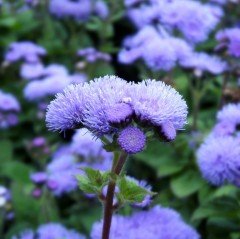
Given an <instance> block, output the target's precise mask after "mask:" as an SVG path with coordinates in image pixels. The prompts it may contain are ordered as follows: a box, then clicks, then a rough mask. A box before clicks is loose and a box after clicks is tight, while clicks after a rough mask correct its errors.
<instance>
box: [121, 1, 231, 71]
mask: <svg viewBox="0 0 240 239" xmlns="http://www.w3.org/2000/svg"><path fill="white" fill-rule="evenodd" d="M125 5H126V7H127V8H128V11H127V15H128V17H129V18H130V19H131V21H132V22H133V23H134V25H135V26H136V27H137V28H138V29H139V30H138V32H137V33H136V34H135V35H134V36H131V37H127V38H126V39H125V40H124V43H123V49H122V50H121V51H120V53H119V61H120V62H121V63H124V64H131V63H133V62H135V61H136V60H140V59H142V60H143V61H144V62H145V64H146V65H147V66H148V67H149V68H150V69H152V70H154V71H156V70H164V71H169V70H171V69H172V68H174V67H175V66H176V65H177V64H179V65H180V66H181V67H183V68H186V69H193V70H200V71H202V72H210V73H211V74H220V73H222V72H224V71H225V70H226V68H227V64H226V63H225V62H224V61H222V60H221V59H220V58H218V57H217V56H211V55H208V54H206V53H204V52H195V51H194V46H195V44H196V43H199V42H202V41H205V40H206V39H207V38H208V35H209V33H210V32H211V31H212V30H213V29H214V28H215V27H216V25H217V24H218V23H219V21H220V19H221V17H222V14H223V13H222V10H221V8H220V7H217V6H215V5H210V4H202V3H200V2H197V1H191V0H182V1H177V0H173V1H168V0H163V1H151V0H149V1H127V0H126V1H125ZM175 31H178V32H179V33H180V35H181V36H182V37H179V36H175V35H174V32H175ZM178 35H179V34H178Z"/></svg>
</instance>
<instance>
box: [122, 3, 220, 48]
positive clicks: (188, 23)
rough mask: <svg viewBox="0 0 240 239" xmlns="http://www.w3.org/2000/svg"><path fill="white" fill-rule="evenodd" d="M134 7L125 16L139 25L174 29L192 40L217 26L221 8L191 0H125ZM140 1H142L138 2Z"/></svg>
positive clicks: (202, 39) (205, 34) (195, 40)
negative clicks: (147, 0) (146, 0)
mask: <svg viewBox="0 0 240 239" xmlns="http://www.w3.org/2000/svg"><path fill="white" fill-rule="evenodd" d="M125 2H126V4H127V5H134V4H135V3H138V4H136V7H133V8H130V9H129V10H128V13H127V15H128V17H129V18H130V19H131V21H132V22H133V23H134V24H135V25H136V26H137V27H138V28H143V27H145V26H147V25H148V26H150V25H152V26H154V25H155V26H158V25H160V26H163V27H164V28H166V29H167V30H168V31H169V32H172V30H177V31H178V32H180V33H181V34H182V35H183V36H184V38H185V39H186V40H187V41H189V42H191V43H198V42H202V41H204V40H206V39H207V37H208V35H209V33H210V32H211V31H212V30H213V29H214V28H215V27H216V25H217V24H218V22H219V21H220V19H221V16H222V14H223V13H222V10H221V9H220V8H219V7H217V6H213V5H208V4H202V3H200V2H197V1H192V0H181V1H168V0H162V1H150V2H149V4H146V3H145V1H125ZM141 2H142V4H141Z"/></svg>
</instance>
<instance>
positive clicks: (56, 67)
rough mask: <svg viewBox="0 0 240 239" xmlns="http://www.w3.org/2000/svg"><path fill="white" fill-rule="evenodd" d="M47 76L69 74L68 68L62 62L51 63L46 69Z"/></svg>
mask: <svg viewBox="0 0 240 239" xmlns="http://www.w3.org/2000/svg"><path fill="white" fill-rule="evenodd" d="M43 74H44V75H45V76H54V75H60V76H64V75H66V76H67V75H68V70H67V69H66V67H65V66H63V65H60V64H50V65H48V66H47V67H46V68H45V69H44V73H43Z"/></svg>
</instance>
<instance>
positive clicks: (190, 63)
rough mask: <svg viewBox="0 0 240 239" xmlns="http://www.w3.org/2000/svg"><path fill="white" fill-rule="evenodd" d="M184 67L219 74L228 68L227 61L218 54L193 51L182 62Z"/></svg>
mask: <svg viewBox="0 0 240 239" xmlns="http://www.w3.org/2000/svg"><path fill="white" fill-rule="evenodd" d="M180 65H181V66H182V67H183V68H187V69H194V70H198V71H200V72H209V73H211V74H214V75H218V74H221V73H223V72H224V71H226V70H227V63H226V62H224V61H222V60H221V59H220V58H219V57H217V56H211V55H208V54H206V53H193V54H190V55H189V56H188V57H186V58H185V59H183V60H182V61H181V62H180Z"/></svg>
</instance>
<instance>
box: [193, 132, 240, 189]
mask: <svg viewBox="0 0 240 239" xmlns="http://www.w3.org/2000/svg"><path fill="white" fill-rule="evenodd" d="M197 158H198V166H199V168H200V171H201V173H202V175H203V177H204V178H205V179H206V180H207V181H209V182H210V183H211V184H213V185H216V186H219V185H223V184H224V183H226V182H228V183H232V184H234V185H237V186H240V180H239V178H240V170H239V169H240V142H239V140H236V139H235V138H234V137H231V136H225V137H220V136H219V137H215V136H212V135H210V136H209V137H208V138H207V139H206V141H205V142H204V143H203V144H202V145H201V147H200V148H199V150H198V152H197Z"/></svg>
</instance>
